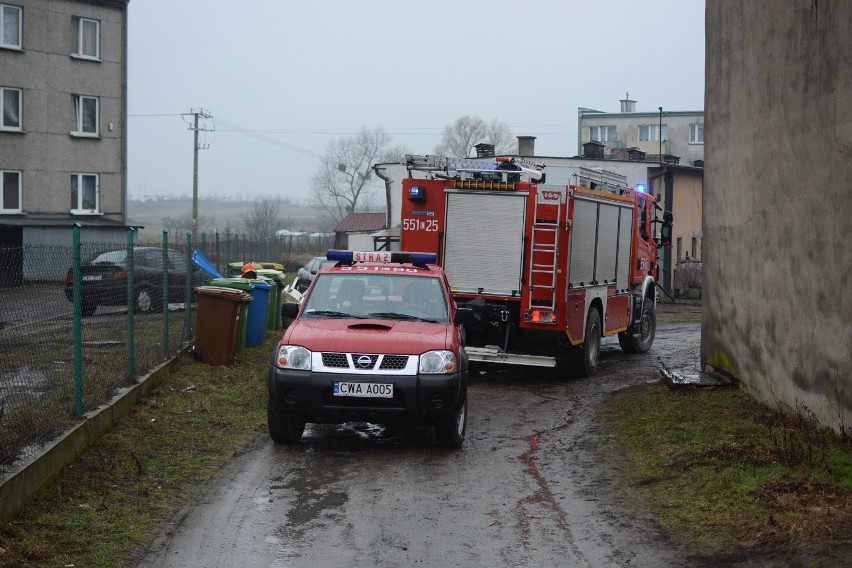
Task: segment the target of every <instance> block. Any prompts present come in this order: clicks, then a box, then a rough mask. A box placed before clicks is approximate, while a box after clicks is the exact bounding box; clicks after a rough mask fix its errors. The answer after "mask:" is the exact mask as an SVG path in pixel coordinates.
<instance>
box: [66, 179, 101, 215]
mask: <svg viewBox="0 0 852 568" xmlns="http://www.w3.org/2000/svg"><path fill="white" fill-rule="evenodd" d="M98 189H99V187H98V176H97V174H71V212H72V213H97V212H98Z"/></svg>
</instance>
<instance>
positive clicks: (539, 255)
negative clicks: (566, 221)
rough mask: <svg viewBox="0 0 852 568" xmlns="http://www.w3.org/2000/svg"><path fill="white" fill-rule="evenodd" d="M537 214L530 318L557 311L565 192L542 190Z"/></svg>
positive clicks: (539, 194)
mask: <svg viewBox="0 0 852 568" xmlns="http://www.w3.org/2000/svg"><path fill="white" fill-rule="evenodd" d="M536 191H537V195H536V197H535V206H534V211H533V225H532V235H531V240H530V295H529V304H528V306H527V314H528V315H527V316H526V317H528V318H534V316H533V315H532V313H533V309H534V308H535V309H539V310H541V309H544V310H555V309H556V268H557V263H558V260H559V221H560V219H561V218H562V210H563V205H564V204H565V203H564V202H566V197H567V196H566V195H565V190H564V189H563V188H547V187H546V186H539V187H538V188H537V189H536Z"/></svg>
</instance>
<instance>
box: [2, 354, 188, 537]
mask: <svg viewBox="0 0 852 568" xmlns="http://www.w3.org/2000/svg"><path fill="white" fill-rule="evenodd" d="M179 355H180V353H178V355H176V356H174V357H172V358H171V359H169V360H167V361H165V362H164V363H161V364H160V365H159V366H157V367H155V368H154V369H152V370H151V371H150V372H149V373H148V374H147V375H145V376H143V377H141V378H139V379H138V381H137V383H136V384H135V385H133V386H130V387H125V388H123V389H121V391H120V392H119V393H118V394H117V395H115V396H114V397H113V398H112V400H110V401H109V402H108V403H107V404H105V405H104V406H101V407H99V408H98V409H97V410H93V411H92V412H87V413H86V414H85V415H84V419H83V422H81V423H80V424H77V425H76V426H74V427H73V428H71V429H70V430H68V431H67V432H65V434H63V435H62V436H60V437H59V438H58V439H56V440H53V441H52V442H50V444H48V445H46V446H45V447H44V449H43V450H42V452H41V453H40V454H38V455H37V456H34V457H32V458H31V459H30V460H28V461H27V462H25V463H23V464H21V465H19V466H17V467H15V468H14V469H13V470H12V471H10V472H9V473H7V474H5V475H3V476H2V478H0V520H2V521H3V522H6V521H10V520H12V519H13V518H15V517H16V516H17V515H18V513H20V512H21V510H22V509H23V508H24V507H25V506H26V505H27V503H29V502H30V500H32V499H33V498H34V497H36V496H37V495H40V494H42V493H44V492H45V491H46V490H47V489H48V488H49V487H50V485H51V484H52V483H53V482H54V481H56V480H57V479H58V478H59V475H60V474H61V473H62V470H63V469H64V468H65V466H67V465H68V464H70V463H72V462H73V461H74V460H76V459H77V458H78V457H79V456H80V454H82V453H83V452H84V451H85V450H86V448H88V447H89V446H90V445H91V444H92V442H94V441H95V440H97V439H98V437H99V436H101V435H102V434H103V433H104V432H106V431H107V430H109V429H110V428H111V427H112V425H113V424H114V423H115V422H116V420H118V419H120V418H122V417H124V416H127V415H128V414H129V413H130V411H131V409H133V407H134V406H136V403H137V402H138V401H139V399H140V398H142V397H144V396H145V395H147V394H148V392H150V391H151V389H152V388H154V387H155V386H157V385H158V384H159V382H160V380H161V378H162V377H163V376H164V375H165V374H167V373H168V371H169V370H170V369H171V368H172V367H173V366H174V364H175V361H177V357H178V356H179Z"/></svg>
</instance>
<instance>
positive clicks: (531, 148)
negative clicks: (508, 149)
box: [518, 136, 535, 157]
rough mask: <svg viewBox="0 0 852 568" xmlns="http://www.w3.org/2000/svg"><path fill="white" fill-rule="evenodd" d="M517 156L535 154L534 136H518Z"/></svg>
mask: <svg viewBox="0 0 852 568" xmlns="http://www.w3.org/2000/svg"><path fill="white" fill-rule="evenodd" d="M518 156H524V157H531V156H535V136H518Z"/></svg>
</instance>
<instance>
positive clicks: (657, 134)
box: [639, 124, 668, 142]
mask: <svg viewBox="0 0 852 568" xmlns="http://www.w3.org/2000/svg"><path fill="white" fill-rule="evenodd" d="M661 134H662V136H661ZM667 134H668V129H667V126H666V125H665V124H663V125H662V126H661V125H659V124H646V125H644V126H640V127H639V141H640V142H648V141H651V140H667V138H666V136H667Z"/></svg>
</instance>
